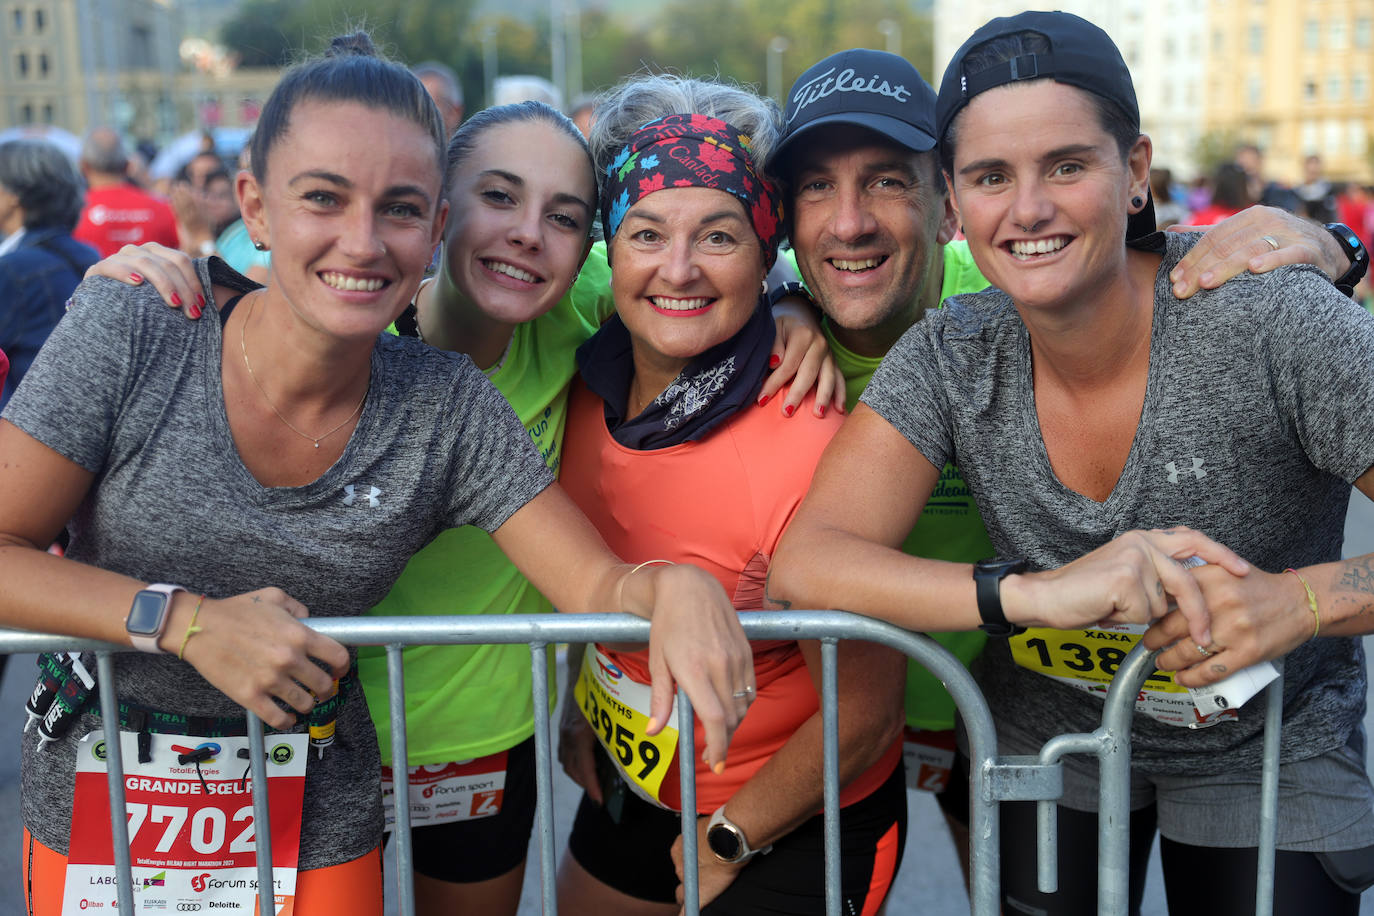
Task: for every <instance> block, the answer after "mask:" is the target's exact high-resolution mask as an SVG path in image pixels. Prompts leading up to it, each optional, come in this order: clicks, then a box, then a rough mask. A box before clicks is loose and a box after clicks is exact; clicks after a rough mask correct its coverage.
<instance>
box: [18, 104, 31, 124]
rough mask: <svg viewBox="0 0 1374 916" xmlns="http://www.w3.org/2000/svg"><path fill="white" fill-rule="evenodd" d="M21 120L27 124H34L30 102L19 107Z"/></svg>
mask: <svg viewBox="0 0 1374 916" xmlns="http://www.w3.org/2000/svg"><path fill="white" fill-rule="evenodd" d="M19 120H20V121H22V122H23V123H25V124H32V123H33V106H32V105H30V104H29V103H28V102H25V103H24V104H23V105H20V106H19Z"/></svg>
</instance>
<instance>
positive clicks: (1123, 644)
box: [1010, 624, 1236, 728]
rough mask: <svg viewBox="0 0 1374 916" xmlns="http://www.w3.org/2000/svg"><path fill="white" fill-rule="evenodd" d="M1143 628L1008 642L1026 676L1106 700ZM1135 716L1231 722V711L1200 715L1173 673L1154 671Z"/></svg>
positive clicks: (1043, 634) (1043, 633) (1197, 724)
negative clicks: (1047, 679)
mask: <svg viewBox="0 0 1374 916" xmlns="http://www.w3.org/2000/svg"><path fill="white" fill-rule="evenodd" d="M1144 632H1145V627H1143V626H1138V625H1133V624H1122V625H1120V626H1112V625H1106V626H1101V627H1092V628H1089V629H1079V630H1052V629H1048V628H1040V627H1032V628H1031V629H1029V630H1026V631H1025V632H1024V633H1019V634H1017V635H1016V636H1013V637H1011V639H1010V644H1011V657H1012V660H1013V661H1015V662H1016V664H1018V665H1020V666H1021V667H1022V668H1025V669H1027V670H1028V671H1034V672H1035V673H1037V674H1043V675H1045V676H1046V677H1050V678H1054V679H1055V680H1056V681H1059V682H1060V683H1061V684H1065V685H1067V686H1070V687H1074V688H1076V689H1078V690H1084V691H1087V692H1088V693H1095V694H1098V695H1100V696H1103V697H1105V696H1106V694H1107V688H1108V687H1110V686H1111V683H1112V679H1113V678H1114V677H1116V671H1117V669H1118V668H1119V667H1121V663H1122V662H1123V661H1125V659H1126V655H1127V654H1128V653H1129V652H1130V651H1131V650H1132V649H1134V648H1135V646H1136V644H1137V643H1138V642H1140V637H1141V636H1142V635H1143V634H1144ZM1136 712H1137V713H1141V714H1143V715H1146V716H1149V717H1150V718H1151V719H1154V720H1155V721H1157V722H1163V723H1164V724H1166V725H1178V726H1184V727H1187V728H1201V727H1204V726H1208V725H1215V724H1216V723H1217V722H1220V721H1222V720H1223V719H1234V718H1235V717H1236V711H1235V710H1234V709H1228V710H1223V711H1221V712H1217V713H1213V714H1211V715H1206V716H1204V715H1202V714H1201V713H1200V712H1199V711H1198V709H1197V707H1196V706H1195V705H1194V703H1193V698H1192V695H1191V694H1190V693H1189V692H1188V688H1187V687H1183V686H1181V685H1179V684H1177V683H1175V682H1174V677H1173V675H1172V674H1168V673H1165V672H1163V671H1156V672H1154V673H1153V674H1151V675H1150V676H1149V677H1148V678H1146V679H1145V685H1144V687H1143V688H1142V689H1141V690H1140V692H1139V694H1137V696H1136Z"/></svg>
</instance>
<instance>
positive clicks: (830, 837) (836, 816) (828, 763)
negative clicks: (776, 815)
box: [821, 636, 841, 916]
mask: <svg viewBox="0 0 1374 916" xmlns="http://www.w3.org/2000/svg"><path fill="white" fill-rule="evenodd" d="M838 662H839V647H838V645H837V644H836V642H835V637H833V636H831V637H827V638H826V639H822V640H821V753H822V758H823V765H824V771H823V772H824V782H823V783H822V785H823V786H824V789H823V791H824V798H825V914H826V916H840V897H841V894H840V890H841V887H840V685H839V673H838V671H837V670H836V666H837V664H838Z"/></svg>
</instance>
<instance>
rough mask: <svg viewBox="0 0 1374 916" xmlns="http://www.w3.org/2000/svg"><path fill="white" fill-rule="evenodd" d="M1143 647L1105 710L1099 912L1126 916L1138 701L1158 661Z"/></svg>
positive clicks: (1125, 665)
mask: <svg viewBox="0 0 1374 916" xmlns="http://www.w3.org/2000/svg"><path fill="white" fill-rule="evenodd" d="M1158 655H1159V652H1158V650H1156V651H1154V652H1151V651H1149V650H1147V649H1146V648H1145V644H1144V643H1140V644H1139V645H1137V646H1136V647H1135V648H1134V649H1132V650H1131V651H1130V653H1129V654H1128V655H1127V656H1126V658H1125V659H1124V660H1123V661H1122V663H1121V666H1120V667H1119V668H1117V671H1116V677H1114V678H1112V686H1111V687H1110V688H1108V690H1107V700H1106V703H1105V704H1104V708H1103V711H1102V725H1101V726H1100V727H1098V729H1097V731H1096V734H1101V735H1103V739H1104V740H1103V743H1102V747H1101V749H1100V750H1099V752H1098V753H1099V758H1098V759H1099V764H1098V778H1097V781H1098V802H1097V805H1098V812H1097V911H1098V913H1099V914H1103V916H1107V914H1112V916H1115V914H1121V916H1125V914H1126V913H1127V911H1128V909H1129V907H1130V901H1131V832H1130V823H1131V719H1132V717H1133V716H1134V715H1135V701H1136V697H1137V696H1139V695H1140V689H1141V688H1142V687H1143V686H1145V680H1146V678H1148V677H1149V676H1150V675H1151V674H1154V672H1155V657H1156V656H1158Z"/></svg>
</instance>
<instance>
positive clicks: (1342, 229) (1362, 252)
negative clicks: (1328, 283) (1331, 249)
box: [1326, 223, 1369, 297]
mask: <svg viewBox="0 0 1374 916" xmlns="http://www.w3.org/2000/svg"><path fill="white" fill-rule="evenodd" d="M1326 231H1327V232H1329V233H1331V237H1332V238H1333V239H1335V240H1336V244H1337V245H1340V246H1341V251H1344V252H1345V256H1346V257H1347V258H1349V259H1350V269H1349V270H1347V271H1346V272H1345V273H1343V274H1341V275H1340V276H1339V277H1337V278H1336V280H1335V284H1336V289H1338V290H1340V291H1341V292H1343V293H1345V294H1346V295H1347V296H1351V297H1353V296H1354V295H1355V287H1356V285H1358V284H1359V282H1360V281H1361V280H1363V279H1364V275H1365V272H1366V271H1368V270H1369V249H1367V248H1365V247H1364V242H1362V241H1360V237H1359V236H1358V235H1356V234H1355V230H1353V229H1351V228H1350V227H1349V226H1347V225H1346V224H1345V223H1327V224H1326Z"/></svg>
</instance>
